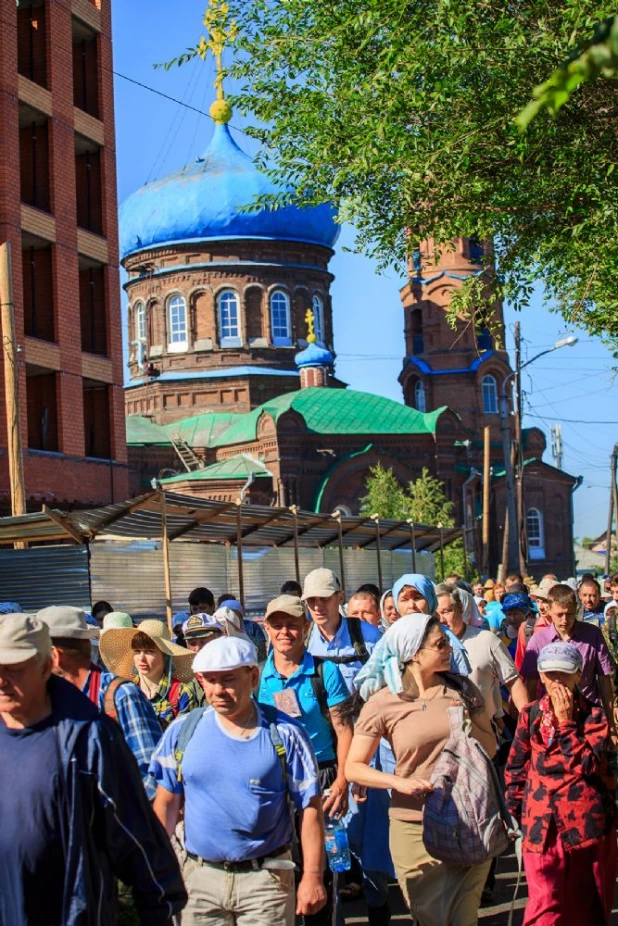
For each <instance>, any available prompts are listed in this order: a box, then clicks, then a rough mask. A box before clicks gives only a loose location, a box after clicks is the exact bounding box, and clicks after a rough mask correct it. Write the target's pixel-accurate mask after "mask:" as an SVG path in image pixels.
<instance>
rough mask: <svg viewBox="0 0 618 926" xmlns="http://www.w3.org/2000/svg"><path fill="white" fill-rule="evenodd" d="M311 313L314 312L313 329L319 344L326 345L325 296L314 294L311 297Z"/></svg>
mask: <svg viewBox="0 0 618 926" xmlns="http://www.w3.org/2000/svg"><path fill="white" fill-rule="evenodd" d="M311 311H312V312H313V329H314V331H315V336H316V339H317V342H318V344H321V345H323V346H324V345H325V342H326V328H325V325H324V296H323V295H322V294H321V293H314V294H313V296H312V297H311Z"/></svg>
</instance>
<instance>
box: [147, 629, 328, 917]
mask: <svg viewBox="0 0 618 926" xmlns="http://www.w3.org/2000/svg"><path fill="white" fill-rule="evenodd" d="M193 670H194V672H195V674H196V676H197V678H198V680H199V682H200V684H201V685H202V686H203V688H204V692H205V694H206V698H207V700H208V703H209V704H210V706H211V708H212V709H209V708H206V709H197V710H194V711H192V712H191V713H190V714H188V715H186V716H181V717H178V719H177V720H176V721H175V722H174V723H172V725H171V726H170V727H169V729H168V730H166V732H165V734H164V736H163V739H162V740H161V743H160V744H159V746H158V747H157V749H156V751H155V754H154V756H153V760H152V763H151V766H150V768H151V772H152V774H153V775H154V776H155V778H156V779H157V782H158V784H159V788H158V791H157V796H156V797H155V802H154V809H155V813H156V814H157V815H158V817H159V819H160V820H161V822H162V823H163V825H164V826H165V828H166V830H167V832H168V834H169V835H170V836H171V835H172V834H173V833H174V831H175V828H176V824H177V822H178V819H179V816H180V811H181V808H182V807H183V804H184V820H185V846H186V850H187V861H186V863H185V869H184V877H185V884H186V886H187V890H188V892H189V902H188V905H187V908H186V910H185V911H184V913H183V916H182V922H183V926H196V924H198V923H203V922H205V921H206V920H207V921H208V923H209V926H293V924H294V916H295V913H296V914H298V915H310V914H313V913H317V911H318V910H320V909H321V908H322V907H323V906H324V903H325V900H326V895H325V891H324V886H323V884H322V871H323V863H324V854H323V852H324V848H323V846H324V821H323V817H322V809H321V799H320V786H319V781H318V768H317V763H316V760H315V756H314V754H313V750H312V748H311V744H310V741H309V738H308V736H307V734H306V733H305V731H304V730H303V729H302V728H301V727H300V726H298V725H297V724H296V723H295V722H294V721H293V720H291V719H290V718H289V717H288V716H286V715H285V714H282V713H280V712H279V711H277V710H274V709H273V708H269V707H267V706H266V705H261V704H258V703H257V702H255V701H254V700H253V697H252V694H253V690H254V688H255V687H256V685H257V683H258V675H259V673H258V668H257V651H256V648H255V646H254V645H253V644H252V643H251V642H250V641H249V640H247V639H243V638H241V637H221V638H220V639H218V640H214V641H213V642H212V643H209V644H208V646H205V647H204V648H203V649H202V650H200V652H199V653H198V654H197V656H196V657H195V659H194V661H193ZM289 801H291V802H292V804H293V805H294V806H295V808H296V810H297V811H298V814H299V817H300V841H301V846H302V851H303V857H304V871H303V876H302V879H301V881H300V883H299V885H298V889H297V895H296V904H295V903H294V867H295V866H294V863H293V862H292V860H291V844H292V839H293V825H292V819H291V814H290V808H289Z"/></svg>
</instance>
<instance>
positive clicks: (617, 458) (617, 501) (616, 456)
mask: <svg viewBox="0 0 618 926" xmlns="http://www.w3.org/2000/svg"><path fill="white" fill-rule="evenodd" d="M617 465H618V444H614V449H613V451H612V481H611V483H610V485H611V487H612V508H613V509H614V515H615V520H616V525H615V527H614V546H615V548H616V550H617V551H618V486H617V485H616V466H617ZM607 549H608V550H609V553H610V562H611V552H612V538H611V532H610V536H609V538H608V543H607ZM607 571H608V572H609V569H608V570H607Z"/></svg>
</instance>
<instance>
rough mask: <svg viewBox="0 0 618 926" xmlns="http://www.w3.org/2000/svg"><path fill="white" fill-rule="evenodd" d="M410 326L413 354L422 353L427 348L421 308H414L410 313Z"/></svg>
mask: <svg viewBox="0 0 618 926" xmlns="http://www.w3.org/2000/svg"><path fill="white" fill-rule="evenodd" d="M410 327H411V334H412V354H413V355H416V354H422V353H423V351H424V350H425V339H424V337H423V313H422V312H421V310H420V309H414V310H413V311H412V312H411V313H410Z"/></svg>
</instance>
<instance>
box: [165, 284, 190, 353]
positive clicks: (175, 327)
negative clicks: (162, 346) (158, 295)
mask: <svg viewBox="0 0 618 926" xmlns="http://www.w3.org/2000/svg"><path fill="white" fill-rule="evenodd" d="M165 307H166V315H167V349H168V352H170V353H179V352H181V351H185V350H187V349H188V347H189V319H188V313H187V300H186V299H185V297H184V296H183V295H182V293H178V292H176V293H170V294H169V295H168V296H167V298H166V300H165Z"/></svg>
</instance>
